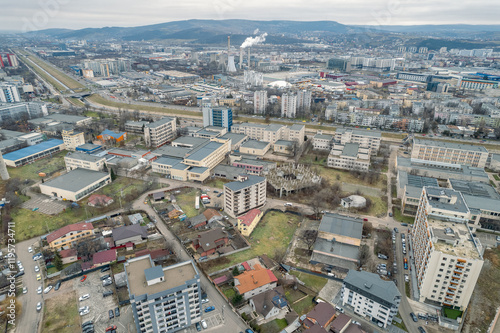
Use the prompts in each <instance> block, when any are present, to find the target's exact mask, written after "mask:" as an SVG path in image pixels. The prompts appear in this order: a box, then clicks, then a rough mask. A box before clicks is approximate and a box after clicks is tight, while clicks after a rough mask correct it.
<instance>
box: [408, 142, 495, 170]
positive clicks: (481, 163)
mask: <svg viewBox="0 0 500 333" xmlns="http://www.w3.org/2000/svg"><path fill="white" fill-rule="evenodd" d="M411 158H412V160H424V161H433V162H442V163H447V164H458V165H469V166H472V167H477V168H484V167H485V166H486V162H487V160H488V151H487V150H486V148H484V147H483V146H475V145H469V144H462V143H455V142H445V141H438V140H423V139H418V138H414V139H413V149H412V152H411Z"/></svg>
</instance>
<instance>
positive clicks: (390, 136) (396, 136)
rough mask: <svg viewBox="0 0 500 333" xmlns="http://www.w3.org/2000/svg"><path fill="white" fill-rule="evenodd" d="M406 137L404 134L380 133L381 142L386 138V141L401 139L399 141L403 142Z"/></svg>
mask: <svg viewBox="0 0 500 333" xmlns="http://www.w3.org/2000/svg"><path fill="white" fill-rule="evenodd" d="M406 137H407V134H405V133H388V132H382V140H384V138H388V139H401V140H403V139H404V138H406Z"/></svg>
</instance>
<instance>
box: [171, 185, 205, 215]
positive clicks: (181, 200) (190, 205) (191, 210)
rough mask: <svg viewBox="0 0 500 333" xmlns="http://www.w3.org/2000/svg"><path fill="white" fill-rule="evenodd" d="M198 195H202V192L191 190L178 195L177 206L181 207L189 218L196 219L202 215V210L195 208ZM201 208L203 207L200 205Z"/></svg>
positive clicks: (176, 197) (176, 196)
mask: <svg viewBox="0 0 500 333" xmlns="http://www.w3.org/2000/svg"><path fill="white" fill-rule="evenodd" d="M197 195H200V192H199V191H198V190H197V189H194V188H193V189H191V190H189V191H187V192H184V191H183V192H182V193H181V194H176V195H175V199H176V200H177V204H178V205H179V206H180V207H181V209H182V211H183V212H184V214H186V216H187V217H194V216H196V215H199V214H200V213H201V210H200V209H196V208H195V207H194V201H195V198H196V196H197ZM200 207H202V206H201V205H200Z"/></svg>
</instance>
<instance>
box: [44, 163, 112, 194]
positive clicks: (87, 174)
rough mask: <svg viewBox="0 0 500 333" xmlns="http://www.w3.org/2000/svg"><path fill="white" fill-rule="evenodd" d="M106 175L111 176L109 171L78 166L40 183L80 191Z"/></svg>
mask: <svg viewBox="0 0 500 333" xmlns="http://www.w3.org/2000/svg"><path fill="white" fill-rule="evenodd" d="M106 177H108V178H109V177H110V176H109V174H108V173H107V172H100V171H93V170H87V169H81V168H77V169H74V170H72V171H70V172H68V173H66V174H64V175H62V176H59V177H57V178H54V179H52V180H49V181H46V182H45V183H43V184H40V186H50V187H55V188H58V189H61V190H65V191H70V192H78V191H80V190H82V189H84V188H86V187H87V186H89V185H91V184H93V183H95V182H97V181H100V180H103V179H105V178H106Z"/></svg>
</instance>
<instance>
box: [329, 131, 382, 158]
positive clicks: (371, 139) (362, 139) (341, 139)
mask: <svg viewBox="0 0 500 333" xmlns="http://www.w3.org/2000/svg"><path fill="white" fill-rule="evenodd" d="M381 137H382V134H381V133H380V132H378V131H368V130H360V129H354V128H337V130H336V131H335V137H334V140H335V142H336V143H339V144H341V145H345V144H346V143H357V144H359V146H360V147H361V148H368V149H369V150H370V155H377V152H378V150H379V149H380V140H381Z"/></svg>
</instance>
